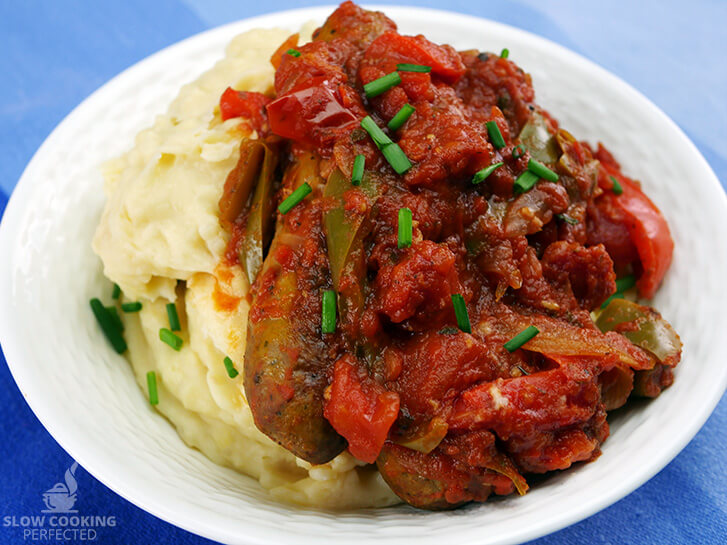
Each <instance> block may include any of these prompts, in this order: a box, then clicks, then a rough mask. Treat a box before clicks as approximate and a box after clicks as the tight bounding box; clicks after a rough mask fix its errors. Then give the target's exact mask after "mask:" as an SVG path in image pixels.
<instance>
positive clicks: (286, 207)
mask: <svg viewBox="0 0 727 545" xmlns="http://www.w3.org/2000/svg"><path fill="white" fill-rule="evenodd" d="M311 191H313V188H312V187H311V186H309V185H308V182H303V183H302V184H301V185H299V186H298V188H297V189H296V190H295V191H293V192H292V193H291V194H290V195H288V196H287V197H286V199H285V200H284V201H283V202H281V203H280V206H278V212H280V213H281V214H287V213H288V212H290V211H291V210H292V209H293V207H294V206H295V205H296V204H298V203H299V202H300V201H302V200H303V199H305V198H306V196H307V195H308V193H310V192H311Z"/></svg>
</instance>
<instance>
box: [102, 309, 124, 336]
mask: <svg viewBox="0 0 727 545" xmlns="http://www.w3.org/2000/svg"><path fill="white" fill-rule="evenodd" d="M106 310H107V311H108V313H109V314H110V315H111V319H112V320H113V321H114V324H115V325H116V329H118V330H119V331H122V332H123V331H124V322H122V321H121V316H119V312H118V311H117V310H116V307H115V306H110V307H106Z"/></svg>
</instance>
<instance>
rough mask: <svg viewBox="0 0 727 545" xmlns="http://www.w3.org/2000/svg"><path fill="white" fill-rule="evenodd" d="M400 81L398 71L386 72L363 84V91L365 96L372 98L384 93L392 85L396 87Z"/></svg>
mask: <svg viewBox="0 0 727 545" xmlns="http://www.w3.org/2000/svg"><path fill="white" fill-rule="evenodd" d="M400 83H401V76H400V75H399V72H392V73H391V74H386V75H385V76H382V77H380V78H379V79H375V80H374V81H370V82H368V83H367V84H366V85H364V92H365V93H366V97H367V98H374V97H377V96H379V95H380V94H382V93H385V92H386V91H388V90H389V89H391V88H392V87H396V86H397V85H399V84H400Z"/></svg>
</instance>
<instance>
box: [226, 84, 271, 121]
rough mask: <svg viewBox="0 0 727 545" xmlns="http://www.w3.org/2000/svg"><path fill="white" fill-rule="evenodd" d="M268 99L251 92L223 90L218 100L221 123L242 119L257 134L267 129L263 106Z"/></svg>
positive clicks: (229, 88) (230, 88)
mask: <svg viewBox="0 0 727 545" xmlns="http://www.w3.org/2000/svg"><path fill="white" fill-rule="evenodd" d="M270 100H271V99H270V98H268V97H266V96H265V95H263V94H261V93H255V92H253V91H235V90H234V89H233V88H232V87H228V88H227V89H225V92H224V93H222V97H221V98H220V115H221V116H222V121H227V120H228V119H232V118H233V117H244V118H246V119H248V120H249V121H250V124H251V125H252V128H253V129H255V130H256V131H258V132H265V131H266V129H267V125H268V123H267V117H266V115H265V106H266V105H267V104H268V103H269V102H270Z"/></svg>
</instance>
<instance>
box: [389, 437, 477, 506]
mask: <svg viewBox="0 0 727 545" xmlns="http://www.w3.org/2000/svg"><path fill="white" fill-rule="evenodd" d="M433 458H434V455H430V456H427V455H423V454H421V453H419V452H416V451H414V450H411V449H407V448H405V447H401V446H398V445H394V444H393V443H390V442H387V443H385V444H384V448H383V449H381V453H380V454H379V457H378V459H377V460H376V466H377V467H378V469H379V473H381V476H382V477H383V478H384V480H385V481H386V484H388V485H389V486H390V487H391V490H393V491H394V494H396V495H397V496H399V497H400V498H401V499H402V500H404V501H405V502H406V503H408V504H409V505H412V506H414V507H418V508H420V509H429V510H431V511H441V510H444V509H454V508H456V507H459V506H460V505H462V504H463V503H466V501H460V502H457V503H449V502H448V501H447V499H446V497H445V494H446V492H447V484H446V483H445V482H444V481H441V480H438V479H433V478H430V477H426V476H425V473H424V471H422V469H423V466H424V465H426V464H427V463H431V462H434V463H435V464H436V461H435V460H433Z"/></svg>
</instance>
